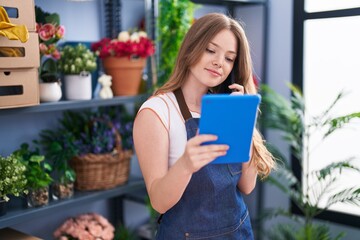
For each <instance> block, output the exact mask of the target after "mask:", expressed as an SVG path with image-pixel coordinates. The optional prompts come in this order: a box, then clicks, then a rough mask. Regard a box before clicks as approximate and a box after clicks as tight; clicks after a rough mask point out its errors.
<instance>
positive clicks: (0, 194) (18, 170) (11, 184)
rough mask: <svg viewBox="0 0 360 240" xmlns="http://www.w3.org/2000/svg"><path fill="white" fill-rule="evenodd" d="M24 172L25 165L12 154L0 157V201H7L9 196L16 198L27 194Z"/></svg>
mask: <svg viewBox="0 0 360 240" xmlns="http://www.w3.org/2000/svg"><path fill="white" fill-rule="evenodd" d="M25 171H26V167H25V165H24V164H22V163H21V161H20V160H19V159H18V158H17V157H16V156H14V155H13V154H11V155H9V156H8V157H2V156H0V200H2V199H4V200H5V201H9V197H8V195H10V194H11V195H14V196H16V197H18V196H20V195H21V194H23V193H27V190H26V184H27V180H26V176H25Z"/></svg>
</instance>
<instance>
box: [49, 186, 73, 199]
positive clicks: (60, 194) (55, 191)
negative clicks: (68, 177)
mask: <svg viewBox="0 0 360 240" xmlns="http://www.w3.org/2000/svg"><path fill="white" fill-rule="evenodd" d="M73 195H74V183H54V184H53V185H52V198H53V199H54V200H58V199H67V198H71V197H72V196H73Z"/></svg>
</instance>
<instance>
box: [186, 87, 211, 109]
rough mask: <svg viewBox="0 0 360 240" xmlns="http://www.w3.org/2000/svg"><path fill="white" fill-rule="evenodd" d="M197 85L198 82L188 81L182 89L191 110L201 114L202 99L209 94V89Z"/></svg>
mask: <svg viewBox="0 0 360 240" xmlns="http://www.w3.org/2000/svg"><path fill="white" fill-rule="evenodd" d="M196 83H197V82H196V81H186V82H185V83H184V84H183V86H182V87H181V89H182V92H183V95H184V98H185V101H186V104H187V105H188V107H189V109H190V110H192V111H196V112H200V107H201V97H202V96H203V95H204V94H206V93H207V91H208V88H207V87H205V86H204V85H199V84H196Z"/></svg>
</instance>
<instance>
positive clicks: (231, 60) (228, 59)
mask: <svg viewBox="0 0 360 240" xmlns="http://www.w3.org/2000/svg"><path fill="white" fill-rule="evenodd" d="M225 59H226V61H228V62H234V59H232V58H228V57H227V58H225Z"/></svg>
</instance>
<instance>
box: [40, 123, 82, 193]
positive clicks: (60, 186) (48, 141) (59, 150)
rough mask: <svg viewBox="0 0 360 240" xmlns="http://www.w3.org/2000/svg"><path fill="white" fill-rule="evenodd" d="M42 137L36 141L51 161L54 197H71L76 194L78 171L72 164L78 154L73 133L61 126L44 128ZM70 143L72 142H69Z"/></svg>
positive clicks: (41, 133)
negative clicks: (75, 184) (71, 161)
mask: <svg viewBox="0 0 360 240" xmlns="http://www.w3.org/2000/svg"><path fill="white" fill-rule="evenodd" d="M39 136H40V139H39V140H35V141H34V142H35V143H36V144H38V145H40V146H42V147H43V149H44V151H45V156H46V158H47V159H48V160H49V161H50V165H51V168H52V173H53V177H54V182H53V184H52V197H53V199H54V200H57V199H66V198H70V197H72V196H73V194H74V182H75V178H76V173H75V171H74V170H73V168H72V167H71V166H70V163H69V161H70V159H71V158H72V157H73V156H74V155H76V149H75V148H74V146H73V144H72V143H73V141H74V138H73V135H72V134H71V133H69V132H64V131H63V130H62V129H61V128H58V129H51V130H50V129H44V130H42V131H41V132H40V134H39ZM67 143H70V144H67Z"/></svg>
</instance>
